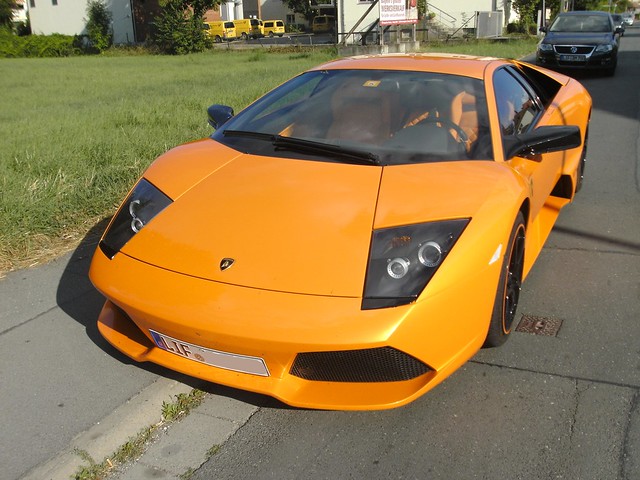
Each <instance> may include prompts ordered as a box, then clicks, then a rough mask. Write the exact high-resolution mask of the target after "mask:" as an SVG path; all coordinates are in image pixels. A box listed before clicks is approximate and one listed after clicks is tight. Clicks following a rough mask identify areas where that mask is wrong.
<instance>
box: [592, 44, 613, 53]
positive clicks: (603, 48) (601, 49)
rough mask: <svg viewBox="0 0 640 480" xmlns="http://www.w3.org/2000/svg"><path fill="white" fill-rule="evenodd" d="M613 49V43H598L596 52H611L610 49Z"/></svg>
mask: <svg viewBox="0 0 640 480" xmlns="http://www.w3.org/2000/svg"><path fill="white" fill-rule="evenodd" d="M612 50H613V45H611V44H609V43H608V44H606V45H598V46H597V47H596V52H598V53H609V52H610V51H612Z"/></svg>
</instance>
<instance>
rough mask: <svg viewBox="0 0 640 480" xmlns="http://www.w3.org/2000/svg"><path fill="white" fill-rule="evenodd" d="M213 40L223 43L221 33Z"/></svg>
mask: <svg viewBox="0 0 640 480" xmlns="http://www.w3.org/2000/svg"><path fill="white" fill-rule="evenodd" d="M213 41H214V42H216V43H222V38H220V35H216V38H214V40H213Z"/></svg>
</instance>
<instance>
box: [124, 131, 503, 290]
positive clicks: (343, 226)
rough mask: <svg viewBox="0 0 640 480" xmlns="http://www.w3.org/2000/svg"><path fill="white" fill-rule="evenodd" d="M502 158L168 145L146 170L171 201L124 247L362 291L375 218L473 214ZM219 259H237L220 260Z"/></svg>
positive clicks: (214, 270)
mask: <svg viewBox="0 0 640 480" xmlns="http://www.w3.org/2000/svg"><path fill="white" fill-rule="evenodd" d="M498 167H499V166H498V164H496V163H495V162H477V161H476V162H447V163H433V164H419V165H402V166H392V167H378V166H365V165H350V164H340V163H332V162H322V161H308V160H296V159H287V158H273V157H262V156H256V155H247V154H241V153H239V152H237V151H235V150H232V149H230V148H228V147H225V146H223V145H221V144H219V143H217V142H214V141H213V140H206V141H203V142H198V143H194V144H191V145H186V146H182V147H179V148H177V149H174V150H172V151H170V152H168V153H167V154H165V155H164V156H163V157H160V158H159V159H158V160H157V161H156V162H155V164H154V165H152V166H151V167H150V168H149V170H148V171H147V172H146V173H145V175H144V176H145V178H147V179H148V180H149V181H150V182H152V183H153V184H154V185H156V186H157V187H158V188H160V190H162V191H163V192H164V193H165V194H167V195H169V196H170V197H171V198H172V199H173V200H174V201H173V203H171V204H170V205H169V206H168V207H167V208H166V209H165V210H163V211H162V212H161V213H160V214H158V215H157V216H156V217H155V218H153V220H152V221H150V222H149V223H148V224H147V225H146V226H145V227H144V229H142V230H141V231H140V233H138V234H136V235H135V236H134V237H133V238H132V239H131V240H130V241H129V242H128V243H127V244H126V245H125V246H124V247H123V248H122V250H121V252H122V253H124V254H126V255H129V256H131V257H134V258H136V259H139V260H141V261H144V262H146V263H149V264H152V265H156V266H158V267H161V268H165V269H168V270H171V271H175V272H179V273H182V274H186V275H190V276H195V277H199V278H203V279H206V280H211V281H217V282H223V283H228V284H233V285H239V286H245V287H250V288H256V289H265V290H273V291H281V292H295V293H301V294H310V295H330V296H344V297H359V296H361V295H362V291H363V285H364V279H365V274H366V268H367V262H368V256H369V247H370V242H371V234H372V230H373V229H374V228H382V227H389V226H396V225H406V224H411V223H418V222H424V221H432V220H442V219H448V218H466V217H472V216H473V215H474V213H475V212H476V211H477V210H478V209H479V208H481V207H482V206H486V204H487V202H488V201H489V199H490V198H495V197H496V195H494V194H495V193H496V192H495V190H496V189H500V188H502V189H504V188H505V187H504V185H506V184H508V182H506V183H501V182H500V180H499V178H500V175H496V174H495V171H496V168H498ZM503 168H504V167H503ZM500 185H502V186H500ZM491 208H500V207H499V204H496V205H494V206H493V207H491ZM224 259H233V264H232V265H231V267H229V268H227V269H224V270H223V269H222V268H221V264H222V262H223V261H224Z"/></svg>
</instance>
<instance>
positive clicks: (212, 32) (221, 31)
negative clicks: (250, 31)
mask: <svg viewBox="0 0 640 480" xmlns="http://www.w3.org/2000/svg"><path fill="white" fill-rule="evenodd" d="M203 28H204V29H205V30H206V31H207V33H208V34H209V36H210V37H211V38H213V41H214V42H216V43H220V42H222V41H223V40H224V41H225V42H230V41H231V40H235V38H236V36H237V35H236V27H235V25H234V24H233V22H225V21H217V22H205V24H204V27H203Z"/></svg>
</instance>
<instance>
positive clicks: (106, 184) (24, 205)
mask: <svg viewBox="0 0 640 480" xmlns="http://www.w3.org/2000/svg"><path fill="white" fill-rule="evenodd" d="M534 46H535V39H533V40H528V41H527V40H524V41H513V42H500V43H497V42H477V41H470V42H463V43H458V44H456V43H451V42H450V43H445V44H429V45H428V46H427V47H425V50H426V51H436V52H453V53H468V54H478V55H492V56H503V57H514V58H515V57H520V56H522V55H524V54H525V53H528V52H531V51H533V49H534ZM335 56H336V54H335V51H334V50H314V51H305V50H303V49H297V48H291V49H289V51H284V52H282V51H280V52H279V53H274V52H272V51H265V50H264V49H262V50H254V51H234V50H231V51H226V50H215V51H210V52H205V53H202V54H194V55H186V56H172V57H171V56H153V55H117V51H115V53H114V52H110V54H109V55H107V56H94V57H71V58H55V59H47V58H45V59H3V60H0V71H1V72H2V75H0V89H1V90H2V91H3V92H5V96H4V101H3V104H2V108H1V109H0V226H1V228H0V277H1V276H2V274H3V272H6V271H8V270H12V269H16V268H21V267H25V266H28V265H32V264H37V263H38V262H41V261H43V260H45V259H49V258H51V257H53V256H55V255H56V254H58V253H59V252H61V251H64V250H66V249H69V248H73V247H74V246H75V245H77V243H78V241H80V240H81V239H82V238H83V236H84V235H85V234H86V233H87V232H88V231H89V230H90V229H91V227H92V226H93V225H95V224H96V223H97V222H99V221H100V220H102V219H104V218H105V217H108V216H110V215H112V214H113V212H114V210H115V208H116V207H117V204H118V203H119V202H120V200H121V199H122V198H123V196H124V195H125V193H126V191H127V190H128V189H129V188H130V187H131V186H132V185H133V182H134V181H135V179H136V178H137V177H138V176H139V175H140V174H141V172H142V171H143V170H144V169H145V168H146V167H147V166H148V165H149V164H150V163H151V162H152V161H153V159H154V158H155V157H156V156H158V155H159V154H161V153H162V152H164V151H166V150H168V149H169V148H171V147H173V146H176V145H178V144H180V143H184V142H186V141H189V140H194V139H198V138H202V137H205V136H207V135H209V134H210V133H211V129H210V127H209V126H208V125H207V122H206V108H207V107H208V106H209V105H210V104H213V103H222V104H227V105H231V106H232V107H234V108H235V109H236V111H238V110H240V109H241V108H243V107H245V106H246V105H247V104H249V103H250V102H251V101H253V100H254V99H256V98H257V97H259V96H260V95H262V94H263V93H265V92H267V91H268V90H270V89H272V88H273V87H275V86H276V85H278V84H280V83H282V82H283V81H285V80H286V79H288V78H290V77H292V76H293V75H295V74H297V73H299V72H301V71H303V70H305V69H307V68H309V67H311V66H313V65H317V64H319V63H322V62H323V61H326V60H329V59H331V58H334V57H335Z"/></svg>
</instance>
